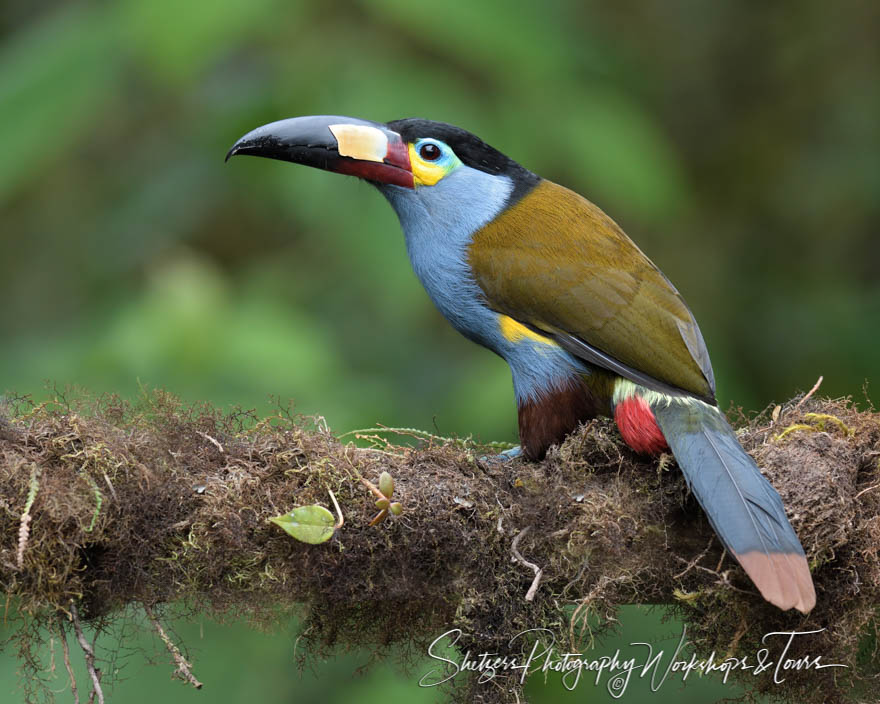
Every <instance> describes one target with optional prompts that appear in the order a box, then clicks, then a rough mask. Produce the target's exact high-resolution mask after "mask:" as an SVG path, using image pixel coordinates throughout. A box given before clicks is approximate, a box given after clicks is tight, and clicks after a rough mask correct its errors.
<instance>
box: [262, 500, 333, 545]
mask: <svg viewBox="0 0 880 704" xmlns="http://www.w3.org/2000/svg"><path fill="white" fill-rule="evenodd" d="M269 520H270V521H272V523H274V524H275V525H278V526H281V527H282V528H283V529H284V530H285V531H286V532H287V533H288V534H289V535H291V536H293V537H294V538H296V539H297V540H299V541H300V542H303V543H310V544H312V545H317V544H318V543H323V542H325V541H327V540H330V538H332V537H333V532H334V526H335V525H336V519H335V518H334V517H333V514H332V513H330V512H329V511H328V510H327V509H326V508H324V507H323V506H318V505H317V504H315V505H313V506H300V507H299V508H295V509H293V510H292V511H291V512H290V513H285V514H284V515H283V516H275V517H274V518H270V519H269Z"/></svg>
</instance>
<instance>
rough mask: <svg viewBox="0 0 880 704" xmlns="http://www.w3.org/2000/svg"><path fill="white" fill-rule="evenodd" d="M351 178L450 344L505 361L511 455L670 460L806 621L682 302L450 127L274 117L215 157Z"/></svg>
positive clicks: (601, 223)
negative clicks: (610, 434)
mask: <svg viewBox="0 0 880 704" xmlns="http://www.w3.org/2000/svg"><path fill="white" fill-rule="evenodd" d="M236 154H251V155H254V156H262V157H269V158H272V159H281V160H284V161H291V162H294V163H297V164H305V165H307V166H314V167H317V168H320V169H326V170H328V171H335V172H338V173H343V174H350V175H352V176H357V177H359V178H362V179H364V180H366V181H368V182H370V183H372V184H373V185H374V186H376V187H377V188H378V189H379V191H380V192H381V193H382V195H384V196H385V197H386V198H387V199H388V201H389V202H390V203H391V206H392V207H393V208H394V210H395V211H396V212H397V215H398V218H399V219H400V224H401V226H402V228H403V232H404V236H405V239H406V247H407V250H408V252H409V256H410V260H411V261H412V266H413V269H414V270H415V273H416V275H417V276H418V277H419V279H420V280H421V282H422V284H423V285H424V287H425V289H426V290H427V292H428V294H429V295H430V297H431V299H432V300H433V301H434V303H435V304H436V306H437V307H438V308H439V309H440V311H441V312H442V313H443V315H445V316H446V318H448V319H449V322H450V323H452V325H453V326H454V327H455V328H456V329H457V330H458V331H459V332H461V333H462V334H463V335H464V336H465V337H467V338H469V339H471V340H473V341H474V342H477V343H479V344H481V345H483V346H484V347H488V348H489V349H490V350H492V351H493V352H495V353H497V354H498V355H500V356H501V357H503V358H504V359H505V361H507V363H508V364H509V365H510V370H511V372H512V373H513V388H514V393H515V395H516V402H517V406H518V410H519V435H520V442H521V446H522V451H523V454H524V455H525V456H526V457H527V458H529V459H540V458H542V457H543V456H544V454H545V453H546V451H547V449H548V448H549V447H550V445H552V444H553V443H558V442H561V441H562V439H563V438H564V437H565V436H566V435H567V434H568V433H570V432H571V431H572V430H574V429H575V428H576V427H577V426H578V423H580V422H582V421H586V420H588V419H590V418H593V417H595V416H596V415H598V414H603V415H610V416H613V417H614V419H615V421H616V422H617V426H618V428H619V429H620V433H621V435H622V436H623V439H624V440H625V441H626V443H627V444H628V445H629V446H630V447H632V448H633V449H634V450H636V451H638V452H642V453H652V454H657V453H659V452H661V451H663V450H666V449H667V448H668V449H670V450H671V451H672V453H673V454H674V455H675V458H676V460H677V461H678V464H679V466H680V467H681V469H682V471H683V472H684V475H685V478H686V479H687V482H688V484H689V486H690V488H691V490H692V491H693V493H694V495H695V496H696V497H697V500H698V501H699V502H700V504H701V505H702V507H703V509H704V510H705V512H706V515H707V516H708V517H709V521H710V523H711V524H712V526H713V528H714V529H715V532H716V533H717V534H718V536H719V538H720V539H721V541H722V543H723V544H724V545H725V547H726V548H727V549H728V550H729V551H730V552H731V553H732V554H733V555H734V556H735V557H736V559H737V560H738V561H739V563H740V564H741V565H742V566H743V568H744V569H745V571H746V572H747V573H748V575H749V577H751V579H752V581H753V582H754V583H755V585H756V586H757V587H758V589H759V590H760V592H761V594H762V595H763V596H764V598H765V599H767V600H768V601H770V602H771V603H773V604H775V605H776V606H778V607H779V608H781V609H790V608H796V609H798V610H800V611H802V612H804V613H806V612H808V611H809V610H810V609H812V608H813V606H814V605H815V603H816V593H815V590H814V588H813V582H812V578H811V577H810V570H809V567H808V564H807V560H806V557H805V556H804V551H803V548H802V547H801V544H800V542H799V541H798V538H797V536H796V535H795V533H794V530H793V529H792V527H791V525H790V524H789V522H788V519H787V518H786V515H785V509H784V508H783V506H782V501H781V499H780V498H779V495H778V494H777V493H776V491H775V490H774V489H773V487H772V486H771V485H770V483H769V482H768V481H767V479H765V478H764V477H763V475H762V474H761V472H760V470H759V469H758V467H757V465H756V464H755V462H754V461H753V460H752V458H751V457H749V455H748V454H746V452H745V450H743V449H742V447H741V446H740V444H739V442H738V441H737V438H736V435H735V434H734V432H733V430H732V429H731V427H730V426H729V425H728V423H727V421H726V419H725V418H724V415H723V414H722V413H721V412H720V411H719V410H718V408H717V404H716V401H715V379H714V376H713V373H712V365H711V363H710V362H709V354H708V352H707V351H706V345H705V343H704V342H703V336H702V335H701V334H700V329H699V328H698V327H697V323H696V321H695V320H694V318H693V315H691V312H690V310H689V309H688V307H687V305H686V304H685V302H684V300H683V299H682V297H681V296H680V295H679V293H678V291H676V289H675V287H674V286H673V285H672V284H671V283H670V282H669V280H668V279H667V278H666V277H665V276H664V275H663V274H662V273H661V272H660V270H659V269H658V268H657V267H656V266H654V264H653V263H652V262H651V260H649V259H648V258H647V257H646V256H645V255H644V254H643V253H642V251H641V250H640V249H639V248H638V247H637V246H636V245H635V244H634V243H633V242H632V240H630V239H629V237H627V236H626V234H624V232H623V231H622V230H621V229H620V228H619V227H618V226H617V224H616V223H615V222H614V221H613V220H611V218H609V217H608V216H607V215H606V214H605V213H603V212H602V211H601V210H599V208H597V207H596V206H595V205H593V204H592V203H590V202H589V201H588V200H586V199H585V198H582V197H581V196H579V195H578V194H577V193H574V192H572V191H570V190H568V189H567V188H563V187H562V186H559V185H557V184H555V183H552V182H551V181H547V180H545V179H543V178H541V177H540V176H537V175H536V174H534V173H532V172H531V171H529V170H528V169H526V168H524V167H522V166H520V165H519V164H518V163H516V162H515V161H513V160H512V159H509V158H508V157H506V156H505V155H504V154H501V153H500V152H498V151H497V150H495V149H493V148H492V147H490V146H489V145H488V144H486V143H484V142H483V141H482V140H480V139H479V138H477V137H475V136H474V135H472V134H470V133H469V132H466V131H464V130H462V129H459V128H458V127H453V126H452V125H447V124H444V123H441V122H432V121H429V120H421V119H405V120H396V121H394V122H389V123H387V124H382V123H377V122H370V121H367V120H359V119H354V118H350V117H337V116H315V117H297V118H292V119H289V120H280V121H278V122H273V123H271V124H268V125H264V126H263V127H259V128H257V129H255V130H253V131H252V132H249V133H248V134H246V135H245V136H244V137H242V138H241V139H240V140H238V141H237V142H236V143H235V144H234V145H233V147H232V149H230V150H229V153H228V154H227V159H228V158H229V157H230V156H233V155H236Z"/></svg>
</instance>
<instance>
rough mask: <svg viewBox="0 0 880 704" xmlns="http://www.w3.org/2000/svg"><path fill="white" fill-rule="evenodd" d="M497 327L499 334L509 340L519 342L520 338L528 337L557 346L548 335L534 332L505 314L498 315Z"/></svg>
mask: <svg viewBox="0 0 880 704" xmlns="http://www.w3.org/2000/svg"><path fill="white" fill-rule="evenodd" d="M498 327H499V328H501V334H502V335H504V337H505V338H506V339H507V340H509V341H510V342H519V341H520V340H524V339H529V340H534V341H535V342H542V343H543V344H545V345H553V346H554V347H555V346H557V345H556V343H555V342H554V341H553V340H551V339H550V338H549V337H545V336H544V335H540V334H539V333H536V332H535V331H534V330H532V329H531V328H527V327H526V326H525V325H523V324H522V323H518V322H517V321H516V320H514V319H513V318H511V317H510V316H507V315H499V316H498Z"/></svg>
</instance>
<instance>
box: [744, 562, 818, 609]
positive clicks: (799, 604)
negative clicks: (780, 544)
mask: <svg viewBox="0 0 880 704" xmlns="http://www.w3.org/2000/svg"><path fill="white" fill-rule="evenodd" d="M734 556H735V557H736V559H737V560H739V563H740V564H741V565H742V567H743V569H744V570H745V571H746V574H748V575H749V577H751V579H752V582H754V583H755V586H756V587H758V590H759V591H760V592H761V596H763V597H764V598H765V599H766V600H767V601H769V602H770V603H771V604H773V605H774V606H778V607H779V608H780V609H782V610H783V611H787V610H788V609H797V610H798V611H800V612H801V613H802V614H806V613H809V612H810V611H812V609H813V607H814V606H816V589H815V587H814V586H813V578H812V577H811V576H810V566H809V565H808V564H807V558H806V557H804V556H803V555H800V554H798V553H783V552H773V553H765V552H759V551H757V550H750V551H749V552H745V553H743V554H741V555H739V554H737V553H734Z"/></svg>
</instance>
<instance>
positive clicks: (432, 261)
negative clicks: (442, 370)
mask: <svg viewBox="0 0 880 704" xmlns="http://www.w3.org/2000/svg"><path fill="white" fill-rule="evenodd" d="M380 190H381V191H382V193H383V194H384V195H385V197H386V198H387V199H388V201H389V202H390V203H391V205H392V207H393V208H394V210H395V211H396V212H397V216H398V218H399V219H400V224H401V227H402V228H403V232H404V236H405V238H406V248H407V252H408V253H409V258H410V261H411V262H412V267H413V270H414V271H415V273H416V276H417V277H418V278H419V280H420V281H421V282H422V285H423V286H424V287H425V290H426V291H427V292H428V295H429V296H430V297H431V300H432V301H433V302H434V304H435V305H436V306H437V308H438V309H439V310H440V312H441V313H443V315H444V316H445V317H446V318H447V319H448V320H449V322H450V323H452V325H453V327H455V329H456V330H458V331H459V332H460V333H461V334H463V335H464V336H465V337H467V338H468V339H470V340H473V341H474V342H476V343H478V344H480V345H483V346H484V347H488V348H489V349H490V350H492V351H493V352H495V353H496V354H498V355H500V356H501V357H503V358H504V359H505V360H506V361H507V363H508V364H509V365H510V369H511V372H512V374H513V385H514V392H515V394H516V397H517V401H518V402H520V403H522V402H524V401H527V400H534V399H535V398H536V397H537V396H538V395H540V394H542V393H544V392H546V391H549V390H552V389H554V388H559V387H562V386H564V385H565V383H566V381H567V380H568V379H569V378H570V377H571V376H572V375H573V374H578V373H586V368H585V367H584V366H583V364H581V363H580V362H579V361H578V360H577V359H576V358H574V357H572V356H571V355H570V354H569V353H568V352H565V351H564V350H563V349H561V348H559V347H557V346H555V345H547V344H543V343H541V342H538V341H535V340H532V339H530V338H522V339H520V340H517V341H511V340H509V339H507V338H506V337H505V336H504V335H503V334H502V333H501V328H500V325H499V317H500V316H499V314H498V313H497V312H496V311H494V310H492V309H491V308H489V306H488V305H487V302H486V300H485V296H484V294H483V292H482V290H481V289H480V288H479V286H478V285H477V283H476V281H474V278H473V275H472V273H471V270H470V266H469V264H468V256H467V253H468V247H469V246H470V244H471V242H472V239H473V234H474V233H475V232H477V231H478V230H479V229H480V228H482V227H483V226H485V225H486V224H487V223H489V222H490V221H491V220H493V219H494V218H495V216H496V215H497V214H498V213H500V212H502V211H503V210H504V209H505V208H506V207H507V202H508V199H509V198H510V194H511V193H512V192H513V183H512V182H511V180H510V179H509V178H507V177H506V176H498V175H491V174H487V173H485V172H482V171H478V170H476V169H472V168H470V167H468V166H461V167H459V168H457V169H456V170H455V171H453V172H451V173H450V174H449V175H447V176H446V177H445V178H443V179H442V180H441V181H439V182H438V183H437V184H436V185H434V186H421V187H418V188H416V189H406V188H400V187H398V186H382V187H380Z"/></svg>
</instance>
